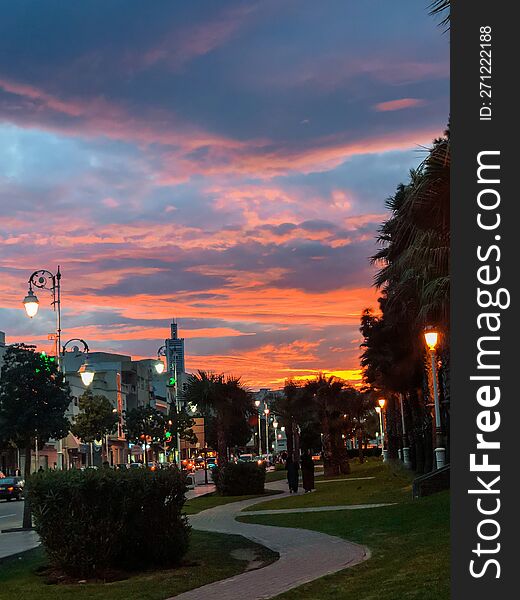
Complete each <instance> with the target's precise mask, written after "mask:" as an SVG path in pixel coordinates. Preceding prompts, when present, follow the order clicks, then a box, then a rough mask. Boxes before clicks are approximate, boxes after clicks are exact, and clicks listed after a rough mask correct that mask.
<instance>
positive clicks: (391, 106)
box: [374, 98, 424, 112]
mask: <svg viewBox="0 0 520 600" xmlns="http://www.w3.org/2000/svg"><path fill="white" fill-rule="evenodd" d="M423 104H424V100H419V99H418V98H401V99H400V100H389V101H388V102H380V103H379V104H376V105H375V106H374V110H376V111H377V112H390V111H394V110H403V109H404V108H413V107H415V106H422V105H423Z"/></svg>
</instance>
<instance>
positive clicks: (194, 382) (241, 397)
mask: <svg viewBox="0 0 520 600" xmlns="http://www.w3.org/2000/svg"><path fill="white" fill-rule="evenodd" d="M184 397H185V399H186V401H187V402H188V403H190V404H192V405H194V406H197V409H198V411H199V412H200V414H202V415H203V416H204V417H206V418H212V419H214V421H215V427H216V438H217V452H218V460H219V464H220V465H221V466H222V465H224V464H225V463H226V462H227V461H228V447H229V437H230V434H229V427H228V424H229V423H237V422H240V421H245V422H247V421H248V419H249V417H250V416H251V415H252V414H253V402H252V395H251V392H250V391H249V390H248V389H246V388H245V387H244V386H243V385H242V383H241V380H240V377H234V376H225V375H224V374H222V373H211V372H209V371H198V372H197V373H196V374H194V375H190V376H189V378H188V382H187V386H186V390H185V392H184Z"/></svg>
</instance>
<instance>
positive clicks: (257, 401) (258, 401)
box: [255, 400, 260, 408]
mask: <svg viewBox="0 0 520 600" xmlns="http://www.w3.org/2000/svg"><path fill="white" fill-rule="evenodd" d="M255 406H256V408H258V407H259V406H260V400H255Z"/></svg>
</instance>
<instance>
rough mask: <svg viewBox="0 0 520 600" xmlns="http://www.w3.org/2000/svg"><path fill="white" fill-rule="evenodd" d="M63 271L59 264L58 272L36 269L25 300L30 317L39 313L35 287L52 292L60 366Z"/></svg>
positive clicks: (57, 355) (55, 340)
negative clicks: (61, 283)
mask: <svg viewBox="0 0 520 600" xmlns="http://www.w3.org/2000/svg"><path fill="white" fill-rule="evenodd" d="M60 282H61V271H60V267H59V265H58V269H57V271H56V273H51V271H47V270H46V269H39V270H38V271H34V273H32V275H31V276H30V277H29V280H28V284H29V290H28V292H27V296H25V298H24V300H23V304H24V307H25V312H26V313H27V316H28V317H29V318H31V319H32V318H33V317H35V316H36V314H37V313H38V308H39V306H40V301H39V300H38V296H36V294H35V293H34V288H38V289H41V290H49V291H50V292H51V294H52V308H53V310H54V312H55V313H56V337H55V339H54V343H55V354H56V360H57V361H58V367H59V366H60V363H61V360H60V349H61V285H60Z"/></svg>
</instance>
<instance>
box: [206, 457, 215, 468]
mask: <svg viewBox="0 0 520 600" xmlns="http://www.w3.org/2000/svg"><path fill="white" fill-rule="evenodd" d="M206 464H207V465H208V469H214V468H215V467H216V466H217V459H216V458H208V459H207V461H206Z"/></svg>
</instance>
